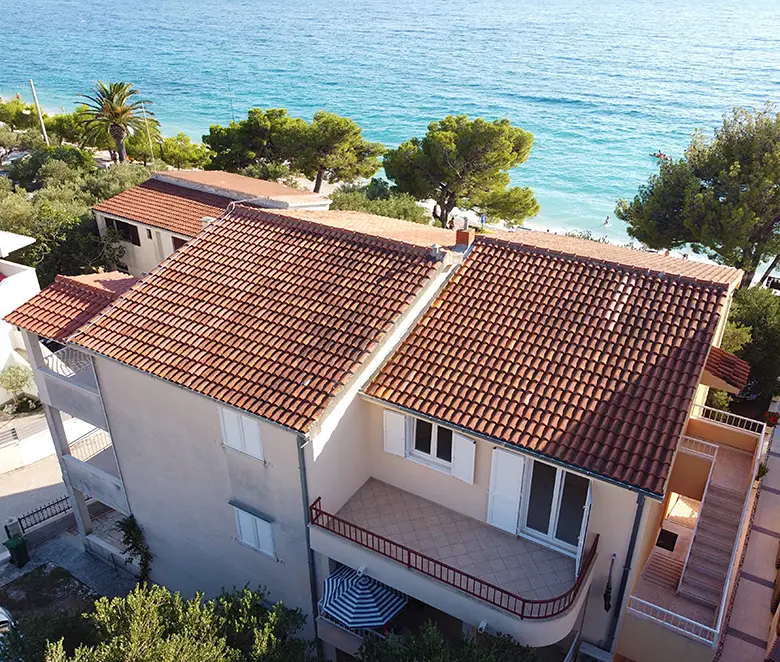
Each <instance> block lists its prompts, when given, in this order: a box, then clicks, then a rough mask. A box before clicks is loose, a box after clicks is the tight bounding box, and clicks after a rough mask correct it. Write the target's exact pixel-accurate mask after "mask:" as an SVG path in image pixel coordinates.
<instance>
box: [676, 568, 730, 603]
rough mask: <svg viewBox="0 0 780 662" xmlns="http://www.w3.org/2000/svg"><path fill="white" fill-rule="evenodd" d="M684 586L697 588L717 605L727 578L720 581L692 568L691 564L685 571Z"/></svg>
mask: <svg viewBox="0 0 780 662" xmlns="http://www.w3.org/2000/svg"><path fill="white" fill-rule="evenodd" d="M683 584H686V585H687V586H695V587H696V588H697V589H698V591H699V593H701V594H702V595H708V596H709V597H711V598H712V599H713V600H714V601H715V604H717V603H719V602H720V598H721V596H722V595H723V587H724V585H725V577H724V578H723V580H718V579H716V578H715V577H711V576H710V575H706V574H704V573H702V572H699V570H698V569H696V568H694V567H691V564H690V563H689V564H688V567H687V568H686V569H685V576H684V577H683Z"/></svg>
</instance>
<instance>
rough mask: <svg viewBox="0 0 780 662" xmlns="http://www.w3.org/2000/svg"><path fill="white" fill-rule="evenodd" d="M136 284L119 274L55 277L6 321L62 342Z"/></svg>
mask: <svg viewBox="0 0 780 662" xmlns="http://www.w3.org/2000/svg"><path fill="white" fill-rule="evenodd" d="M136 282H137V279H136V278H133V277H132V276H128V275H127V274H123V273H120V272H118V271H113V272H110V273H103V274H89V275H85V276H57V278H56V280H55V281H54V283H52V284H51V285H49V287H47V288H46V289H44V290H42V291H41V292H39V293H38V294H36V295H35V296H34V297H33V298H32V299H30V300H29V301H27V302H26V303H23V304H22V305H21V306H19V307H18V308H17V309H16V310H14V311H13V312H11V313H9V314H8V315H7V316H6V317H5V321H6V322H8V323H9V324H13V325H15V326H18V327H20V328H22V329H26V330H27V331H31V332H32V333H36V334H38V335H39V336H42V337H44V338H51V339H52V340H58V341H60V342H62V341H63V340H65V338H67V337H68V336H69V335H70V334H71V333H73V332H74V331H75V330H76V329H78V328H79V327H80V326H81V325H82V324H86V323H87V322H88V321H89V320H91V319H92V318H93V317H94V316H95V315H97V314H98V313H99V312H100V311H102V310H103V309H104V308H106V306H108V305H109V304H111V303H112V302H113V301H114V300H115V299H117V297H119V296H121V295H122V294H123V293H124V292H126V291H127V290H128V289H130V288H131V287H132V286H133V285H135V283H136Z"/></svg>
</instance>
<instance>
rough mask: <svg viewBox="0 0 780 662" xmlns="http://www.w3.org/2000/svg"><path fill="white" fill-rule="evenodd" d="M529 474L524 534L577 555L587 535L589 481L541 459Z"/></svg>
mask: <svg viewBox="0 0 780 662" xmlns="http://www.w3.org/2000/svg"><path fill="white" fill-rule="evenodd" d="M529 473H530V476H529V478H528V480H527V486H526V489H527V494H528V498H527V499H526V503H527V507H526V511H525V525H524V526H523V531H524V532H525V533H527V534H529V535H530V536H532V537H534V538H540V539H542V540H545V541H548V542H550V543H552V545H553V546H555V547H558V548H561V549H563V550H566V551H568V552H576V551H577V550H578V548H579V547H580V542H581V540H580V538H581V537H582V536H583V535H584V531H583V521H584V519H585V517H586V514H585V511H586V509H587V506H588V503H589V498H590V481H589V480H588V479H587V478H583V477H582V476H578V475H577V474H574V473H571V472H569V471H566V470H565V469H560V468H557V467H554V466H552V465H550V464H546V463H545V462H539V461H538V460H534V462H533V465H532V468H531V471H530V472H529Z"/></svg>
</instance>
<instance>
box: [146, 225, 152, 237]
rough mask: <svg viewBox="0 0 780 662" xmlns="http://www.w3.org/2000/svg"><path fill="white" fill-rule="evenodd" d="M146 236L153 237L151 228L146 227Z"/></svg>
mask: <svg viewBox="0 0 780 662" xmlns="http://www.w3.org/2000/svg"><path fill="white" fill-rule="evenodd" d="M146 238H147V239H151V238H152V231H151V230H150V229H149V228H146Z"/></svg>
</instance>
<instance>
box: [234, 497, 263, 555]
mask: <svg viewBox="0 0 780 662" xmlns="http://www.w3.org/2000/svg"><path fill="white" fill-rule="evenodd" d="M233 508H234V509H235V511H236V521H237V523H238V537H239V538H240V539H241V541H242V542H245V543H246V544H247V545H250V546H252V547H257V546H258V544H257V534H256V532H255V517H253V516H252V515H250V514H249V513H248V512H246V510H241V508H236V507H235V506H233Z"/></svg>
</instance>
